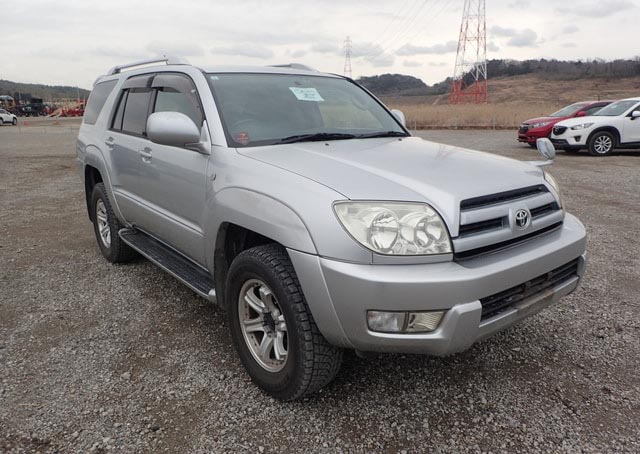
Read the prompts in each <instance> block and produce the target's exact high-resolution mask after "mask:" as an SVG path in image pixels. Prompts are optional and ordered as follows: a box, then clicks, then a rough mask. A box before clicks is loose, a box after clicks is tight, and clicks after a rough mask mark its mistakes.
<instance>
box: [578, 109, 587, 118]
mask: <svg viewBox="0 0 640 454" xmlns="http://www.w3.org/2000/svg"><path fill="white" fill-rule="evenodd" d="M586 116H587V113H586V112H585V111H584V110H583V111H581V112H578V113H577V114H576V117H586Z"/></svg>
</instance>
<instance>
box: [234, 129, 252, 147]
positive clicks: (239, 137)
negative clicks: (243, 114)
mask: <svg viewBox="0 0 640 454" xmlns="http://www.w3.org/2000/svg"><path fill="white" fill-rule="evenodd" d="M233 140H235V141H236V142H238V143H239V144H242V145H246V144H248V143H249V142H250V140H249V134H248V133H246V132H238V133H235V134H234V135H233Z"/></svg>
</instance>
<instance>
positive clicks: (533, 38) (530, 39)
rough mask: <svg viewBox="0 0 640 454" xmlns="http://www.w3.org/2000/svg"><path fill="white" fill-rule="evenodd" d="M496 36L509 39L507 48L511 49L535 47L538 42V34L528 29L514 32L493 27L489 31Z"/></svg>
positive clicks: (497, 26)
mask: <svg viewBox="0 0 640 454" xmlns="http://www.w3.org/2000/svg"><path fill="white" fill-rule="evenodd" d="M490 32H491V33H493V34H494V35H496V36H501V37H505V38H509V39H508V40H507V46H512V47H536V46H537V42H538V34H537V33H536V32H534V31H533V30H531V29H530V28H525V29H524V30H516V29H515V28H505V27H500V26H499V25H494V26H493V27H491V30H490Z"/></svg>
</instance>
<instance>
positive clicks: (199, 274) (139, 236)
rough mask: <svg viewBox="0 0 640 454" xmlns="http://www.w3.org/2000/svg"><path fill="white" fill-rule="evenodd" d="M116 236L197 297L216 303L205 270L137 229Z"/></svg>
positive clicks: (209, 278)
mask: <svg viewBox="0 0 640 454" xmlns="http://www.w3.org/2000/svg"><path fill="white" fill-rule="evenodd" d="M118 235H120V238H122V241H124V242H125V243H127V244H128V245H129V246H130V247H131V248H132V249H134V250H136V251H137V252H139V253H140V254H141V255H142V256H144V257H145V258H147V259H148V260H149V261H151V262H153V263H154V264H156V265H158V266H159V267H160V268H161V269H163V270H164V271H166V272H167V273H169V274H170V275H172V276H173V277H175V278H176V279H178V280H179V281H180V282H182V283H183V284H185V285H186V286H187V287H189V288H190V289H191V290H193V291H194V292H196V293H197V294H198V295H200V296H202V297H203V298H206V299H208V300H209V301H213V302H216V291H215V289H214V284H213V278H212V277H211V276H210V275H209V273H208V272H207V270H205V269H204V268H202V267H200V266H198V265H196V264H195V263H193V262H192V261H191V260H189V259H187V258H185V257H184V256H183V255H182V254H180V253H178V252H176V251H174V250H173V249H171V248H169V247H168V246H165V245H164V244H162V243H161V242H160V241H158V240H156V239H154V238H152V237H150V236H149V235H147V234H146V233H144V232H141V231H139V230H137V229H134V228H125V229H122V230H120V231H119V232H118Z"/></svg>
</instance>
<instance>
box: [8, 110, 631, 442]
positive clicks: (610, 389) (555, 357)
mask: <svg viewBox="0 0 640 454" xmlns="http://www.w3.org/2000/svg"><path fill="white" fill-rule="evenodd" d="M41 124H44V123H41ZM76 131H77V122H75V121H60V122H59V123H58V124H57V125H52V126H42V125H41V126H36V125H31V126H25V127H21V128H18V127H9V126H5V127H1V128H0V451H2V452H25V451H26V452H89V451H97V452H105V451H109V450H112V451H117V452H143V451H144V452H151V451H167V452H211V451H212V452H276V451H280V452H309V451H314V452H441V453H444V452H451V453H459V452H488V451H491V452H532V451H539V452H594V453H602V452H639V451H640V434H639V430H638V427H639V423H638V421H640V372H639V371H640V259H639V257H640V235H638V232H639V229H638V223H639V221H640V214H639V213H640V153H633V154H631V153H627V154H624V155H617V156H612V157H607V158H599V159H597V158H591V157H589V156H586V155H578V156H568V155H563V154H560V155H559V156H558V159H557V164H556V165H555V166H554V167H553V173H554V175H556V176H557V178H558V180H559V181H560V182H561V184H562V185H563V188H564V195H565V200H566V205H567V207H568V209H569V210H570V211H572V212H574V213H575V214H577V215H578V216H579V217H580V218H581V219H582V220H583V222H585V224H586V225H587V229H588V232H589V253H590V265H589V269H588V272H587V275H586V278H585V279H584V282H583V285H582V286H581V287H580V289H579V290H578V291H577V292H576V293H574V294H573V295H571V296H570V297H567V298H566V299H565V300H563V301H562V303H561V304H559V305H557V306H556V307H553V308H550V309H549V310H547V311H545V312H543V313H541V314H539V315H538V316H536V317H533V318H531V319H529V320H528V321H526V322H524V323H522V324H520V325H519V326H517V327H515V328H513V329H510V330H508V331H507V332H503V333H501V334H499V335H497V336H495V337H494V338H492V339H490V340H487V341H485V342H482V343H480V344H479V345H476V346H475V347H473V348H472V349H471V350H469V351H467V352H465V353H462V354H459V355H455V356H453V357H449V358H443V359H442V358H441V359H439V358H429V357H420V356H406V355H396V356H378V357H376V358H373V359H369V360H364V359H360V358H357V357H356V356H355V355H348V356H347V359H346V361H345V364H344V366H343V368H342V370H341V372H340V374H339V375H338V377H337V379H336V380H335V382H334V383H333V384H332V385H331V386H329V387H328V388H326V389H325V390H324V391H323V392H321V393H320V394H318V395H316V396H313V397H311V398H308V399H306V400H304V401H301V402H296V403H280V402H277V401H274V400H273V399H271V398H269V397H266V396H265V395H264V394H262V393H261V392H260V391H258V390H257V389H256V388H255V387H254V386H252V384H251V383H250V381H249V379H248V377H247V375H246V374H245V373H244V371H243V369H242V368H241V365H240V362H239V360H238V359H237V357H236V355H235V352H234V351H233V348H232V345H231V342H230V338H229V335H228V333H227V323H226V321H225V318H224V316H223V314H222V313H221V312H220V311H219V310H218V309H216V308H215V307H213V306H212V305H210V304H208V303H206V302H205V301H203V300H201V299H199V298H198V297H197V296H196V295H194V294H193V293H192V292H190V291H189V290H187V289H186V288H184V287H182V286H181V285H180V284H178V283H177V282H176V281H175V280H173V279H172V278H171V277H169V276H167V275H165V274H164V273H162V272H161V271H159V270H157V269H155V268H154V267H153V266H152V265H150V264H149V263H147V262H145V261H143V260H140V261H138V262H135V263H133V264H129V265H125V266H114V265H110V264H109V263H107V262H106V261H105V260H104V259H103V258H102V257H101V255H100V253H99V250H98V248H97V245H96V242H95V239H94V236H93V231H92V228H91V225H90V224H89V221H88V219H87V217H86V214H85V207H84V200H83V194H82V190H81V185H80V182H79V177H78V175H77V172H76V168H75V162H74V140H75V134H76ZM421 135H423V136H425V137H426V138H429V139H432V140H437V141H442V142H446V143H451V144H456V145H460V146H467V147H475V148H478V149H482V150H487V151H492V152H496V153H499V154H503V155H507V156H512V157H515V158H518V159H535V158H537V157H536V155H535V153H534V152H533V151H531V150H529V149H528V148H527V147H523V146H520V145H517V144H516V143H515V141H514V133H513V132H509V131H501V132H490V131H483V132H477V131H462V132H456V131H430V132H426V133H423V134H421Z"/></svg>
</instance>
